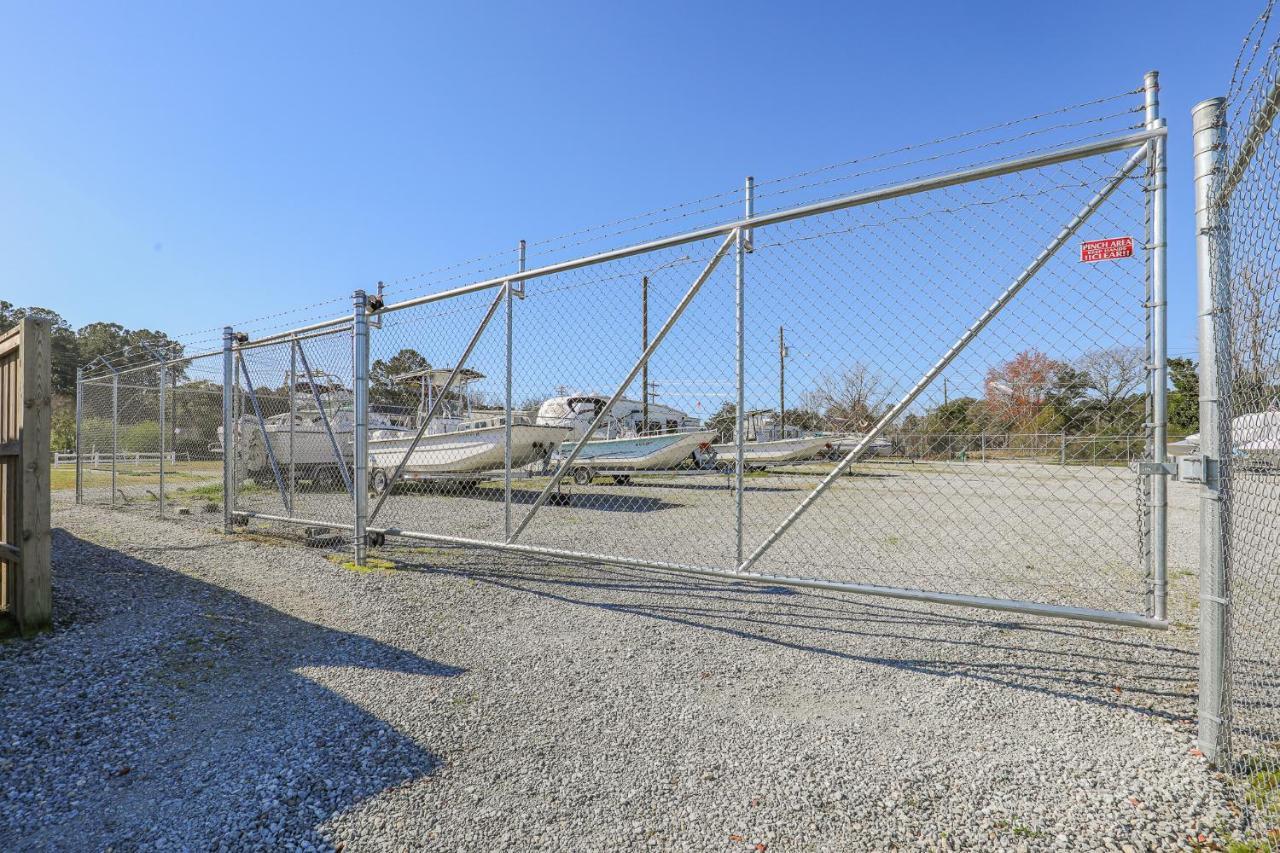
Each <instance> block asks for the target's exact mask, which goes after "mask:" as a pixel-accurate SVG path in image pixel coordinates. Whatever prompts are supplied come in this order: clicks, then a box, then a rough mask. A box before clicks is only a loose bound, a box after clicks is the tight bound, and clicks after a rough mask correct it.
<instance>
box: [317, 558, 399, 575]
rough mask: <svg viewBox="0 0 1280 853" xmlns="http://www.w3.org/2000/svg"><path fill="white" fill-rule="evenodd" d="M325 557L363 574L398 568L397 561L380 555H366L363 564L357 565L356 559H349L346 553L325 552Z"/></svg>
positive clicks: (338, 564)
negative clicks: (385, 558) (384, 558)
mask: <svg viewBox="0 0 1280 853" xmlns="http://www.w3.org/2000/svg"><path fill="white" fill-rule="evenodd" d="M324 558H325V559H326V560H328V561H329V562H330V563H333V564H334V565H335V566H337V567H338V568H340V569H346V570H347V571H349V572H357V573H359V574H362V575H369V574H373V573H374V572H390V571H393V570H394V569H395V568H396V564H395V563H393V562H391V561H390V560H383V559H381V558H379V557H366V558H365V561H364V565H363V566H358V565H356V563H355V561H354V560H348V559H347V558H346V555H345V554H325V556H324Z"/></svg>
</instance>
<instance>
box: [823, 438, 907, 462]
mask: <svg viewBox="0 0 1280 853" xmlns="http://www.w3.org/2000/svg"><path fill="white" fill-rule="evenodd" d="M863 438H865V436H863V435H857V434H854V435H842V436H840V437H838V438H836V437H828V439H827V440H828V441H830V442H831V456H832V457H833V458H839V459H843V458H844V457H846V456H848V455H849V454H850V453H851V452H852V451H853V449H854V448H855V447H857V446H858V445H859V444H860V443H861V442H862V439H863ZM892 455H893V442H892V441H890V440H889V439H887V438H877V439H875V440H874V441H872V442H871V444H870V445H868V446H867V449H866V450H864V451H863V452H862V458H863V459H869V458H871V457H873V456H892Z"/></svg>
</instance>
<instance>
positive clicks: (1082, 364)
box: [707, 346, 1200, 442]
mask: <svg viewBox="0 0 1280 853" xmlns="http://www.w3.org/2000/svg"><path fill="white" fill-rule="evenodd" d="M1169 379H1170V388H1169V389H1168V423H1169V434H1170V435H1171V436H1176V437H1180V436H1184V435H1187V434H1189V433H1192V432H1196V431H1197V430H1198V428H1199V427H1198V423H1199V402H1198V399H1199V394H1200V382H1199V377H1198V375H1197V372H1196V364H1195V362H1193V361H1192V360H1191V359H1188V358H1171V359H1169ZM1146 382H1147V362H1146V354H1145V352H1144V350H1143V349H1142V348H1141V347H1129V346H1115V347H1107V348H1102V349H1097V350H1092V351H1090V352H1086V353H1084V354H1083V355H1081V356H1080V357H1078V358H1077V359H1075V360H1073V361H1065V360H1060V359H1054V358H1052V357H1050V356H1049V355H1046V354H1045V353H1043V352H1040V351H1038V350H1035V349H1029V350H1025V351H1023V352H1020V353H1018V354H1017V355H1015V356H1013V357H1012V358H1010V359H1009V360H1007V361H1005V362H1003V363H1001V364H998V365H995V366H993V367H991V368H990V369H988V371H987V373H986V376H985V380H984V382H983V385H982V388H983V393H982V394H981V396H974V395H971V394H970V395H963V396H960V397H954V398H950V397H948V398H945V399H944V400H943V401H942V402H939V403H935V404H934V405H932V406H929V407H926V408H925V409H924V410H923V411H915V412H912V413H911V414H908V415H906V416H905V417H903V418H902V419H901V421H900V422H899V424H898V426H897V427H896V429H894V430H892V431H893V432H896V433H905V434H912V435H920V436H978V435H984V434H986V435H1011V434H1033V433H1056V434H1063V435H1068V436H1092V437H1112V436H1114V437H1131V436H1138V435H1141V434H1142V433H1143V432H1144V429H1145V427H1144V424H1145V423H1146V421H1147V412H1146V405H1147V395H1146ZM936 391H937V389H936V388H935V389H934V392H935V394H936ZM898 392H899V389H897V388H895V387H893V386H892V384H891V383H890V382H888V381H887V380H886V379H885V377H884V376H883V375H882V374H880V373H878V372H877V371H876V370H875V369H874V368H871V367H869V366H866V365H853V366H852V367H849V368H846V369H845V370H843V371H841V372H840V373H838V374H834V375H831V376H827V377H823V378H820V379H819V380H818V381H817V382H816V384H815V386H814V388H813V389H812V390H810V391H808V392H806V393H805V394H804V395H802V396H801V398H800V400H799V405H797V406H796V407H795V408H790V407H788V408H787V410H786V412H785V422H786V424H787V426H789V427H794V428H796V429H799V430H803V431H827V432H866V431H867V430H869V429H870V428H871V427H872V426H873V425H874V424H875V423H876V422H877V421H879V420H880V419H881V418H882V417H883V416H884V415H885V413H886V412H888V411H889V409H890V408H891V406H892V404H893V403H894V402H895V401H896V397H897V394H898ZM935 399H936V397H935ZM735 421H736V407H735V406H734V404H733V403H729V402H726V403H724V404H723V405H722V406H721V407H720V409H719V410H718V411H716V412H715V413H714V414H713V415H712V416H711V417H710V418H708V419H707V426H708V428H710V429H714V430H716V431H717V439H716V440H717V441H720V442H726V441H730V440H732V437H733V429H734V423H735Z"/></svg>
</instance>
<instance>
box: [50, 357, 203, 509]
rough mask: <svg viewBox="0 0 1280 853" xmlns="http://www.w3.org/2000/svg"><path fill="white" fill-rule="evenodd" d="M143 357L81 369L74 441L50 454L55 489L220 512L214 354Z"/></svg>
mask: <svg viewBox="0 0 1280 853" xmlns="http://www.w3.org/2000/svg"><path fill="white" fill-rule="evenodd" d="M148 361H150V363H148V364H145V365H143V366H130V367H128V368H125V369H120V370H117V369H114V368H113V367H112V366H111V365H110V364H109V363H103V362H101V361H100V362H99V363H97V364H94V365H91V366H89V367H88V368H87V369H85V370H84V371H82V375H81V378H80V380H79V382H78V391H77V410H76V449H75V451H74V452H71V453H59V454H55V456H54V459H53V471H54V478H53V479H54V482H55V483H56V484H59V485H61V486H63V488H59V489H57V492H56V493H57V494H58V495H59V496H65V495H68V494H71V493H74V494H75V496H76V498H77V500H79V501H80V502H83V503H90V504H103V505H110V506H113V507H117V508H129V509H144V508H145V509H150V510H151V511H154V512H156V513H158V514H160V515H181V516H187V515H201V516H203V515H211V514H213V513H220V512H221V511H222V450H221V446H220V443H219V426H220V424H221V421H222V416H221V412H222V396H223V394H222V359H221V356H209V355H206V356H204V357H197V358H182V357H178V358H164V357H155V358H150V357H149V358H148ZM68 475H71V476H68ZM64 481H65V482H64ZM69 484H73V485H74V492H72V489H71V488H67V487H66V486H68V485H69Z"/></svg>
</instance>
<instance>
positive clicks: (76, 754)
mask: <svg viewBox="0 0 1280 853" xmlns="http://www.w3.org/2000/svg"><path fill="white" fill-rule="evenodd" d="M53 553H54V559H53V564H54V602H55V626H56V629H55V631H54V633H52V634H50V635H47V636H45V637H41V638H39V640H38V641H36V642H33V643H27V644H6V646H5V647H3V653H2V654H0V680H2V681H3V682H4V683H6V684H11V685H12V684H21V685H22V689H21V690H20V691H19V690H11V691H6V692H5V693H4V694H2V695H0V770H3V772H0V780H2V781H0V801H3V800H5V799H6V796H7V797H8V798H9V799H8V800H7V805H6V807H5V808H4V809H0V837H3V838H9V839H11V840H12V841H16V842H18V843H17V844H16V846H17V847H20V848H23V849H46V848H52V849H59V848H63V847H66V848H77V849H83V848H98V849H101V848H104V847H117V848H119V847H122V846H123V847H125V848H128V849H133V848H135V847H139V846H146V845H152V846H156V847H157V849H175V848H189V847H199V848H207V847H218V846H219V845H222V846H224V847H228V848H232V847H239V848H265V847H271V846H275V844H276V842H277V839H278V840H280V841H283V840H284V839H285V838H288V839H290V840H292V841H297V840H299V839H309V840H311V841H312V842H314V843H315V844H317V845H320V846H331V842H327V841H326V839H325V838H324V837H323V834H322V832H321V831H320V830H319V829H318V827H321V826H322V825H323V824H324V823H325V822H326V821H327V820H329V819H330V817H331V816H332V815H333V813H334V812H342V811H345V810H348V809H350V808H351V807H352V806H354V805H355V804H357V803H359V802H360V801H362V800H364V799H367V798H369V797H371V796H374V795H376V794H378V793H379V792H381V791H383V790H385V789H387V788H389V787H392V786H395V785H397V784H400V783H402V782H405V781H406V780H410V779H414V778H418V777H421V776H424V775H427V774H430V773H432V772H433V771H434V770H435V769H436V767H437V766H438V763H439V762H438V760H437V758H436V757H435V756H434V755H433V754H432V753H431V752H430V751H429V750H427V749H425V748H423V747H422V746H421V745H419V744H418V743H416V742H414V741H413V740H410V739H409V738H407V737H405V736H403V735H401V734H400V733H399V732H398V731H397V729H396V728H395V727H394V726H392V725H391V724H390V723H388V722H386V721H384V720H383V719H380V718H379V717H378V716H376V715H375V714H374V713H372V712H370V711H369V710H366V709H365V708H362V707H361V706H360V705H357V704H354V703H353V702H351V701H348V700H347V699H346V698H343V696H341V695H339V694H337V693H335V692H334V691H333V690H330V689H329V688H327V687H325V686H323V685H322V684H320V683H317V681H315V680H312V679H311V678H308V677H306V676H305V675H303V674H300V672H299V670H302V669H303V668H308V667H313V668H320V667H333V668H341V669H352V668H353V669H366V670H380V671H383V672H387V673H391V674H394V676H395V677H396V678H408V679H412V678H413V677H414V676H419V677H420V676H426V677H430V678H439V677H450V676H456V675H459V674H461V673H462V672H464V670H462V669H459V668H457V667H453V666H448V665H445V664H441V663H437V662H434V661H430V660H426V659H423V658H421V657H419V656H418V655H416V654H413V653H410V652H407V651H404V650H402V649H399V648H395V647H393V646H389V645H386V644H384V643H380V642H377V641H375V640H371V639H369V638H367V637H363V636H360V635H357V634H352V633H347V632H344V631H340V630H334V629H330V628H326V627H324V626H322V625H317V624H315V623H313V622H309V621H305V620H303V619H298V618H295V617H293V616H290V615H288V614H286V613H283V612H281V611H279V610H276V609H274V608H272V607H270V606H267V605H265V604H263V603H262V602H260V601H257V600H255V599H253V598H249V597H246V596H243V595H240V594H237V593H234V592H230V591H228V590H226V589H223V588H221V587H219V586H215V585H213V584H208V583H204V582H201V581H199V580H196V579H194V578H192V577H189V576H188V575H185V574H181V573H178V572H174V571H171V570H169V569H167V568H164V567H161V566H158V565H155V564H153V563H149V562H146V561H144V560H139V559H136V558H133V557H130V556H128V555H125V554H122V553H120V552H118V551H113V550H111V549H108V548H104V547H101V546H99V545H96V544H94V543H92V542H88V541H86V540H83V539H79V538H77V537H74V536H71V535H69V534H68V533H66V532H65V531H61V530H57V531H55V533H54V552H53ZM321 672H323V671H321ZM326 675H327V673H326ZM410 686H411V688H412V689H420V688H421V682H415V683H414V684H412V685H410ZM366 695H367V694H366ZM15 791H16V794H15V793H14V792H15Z"/></svg>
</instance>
